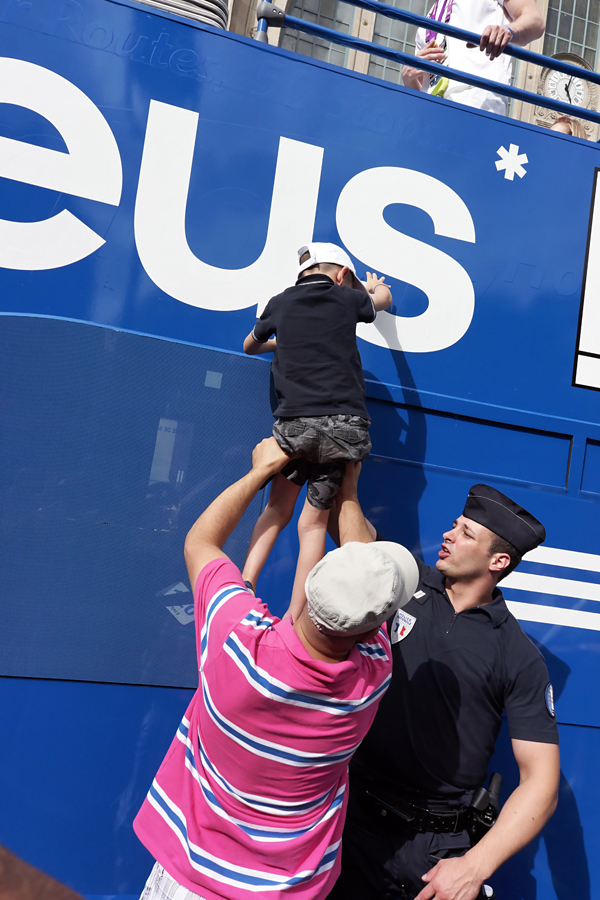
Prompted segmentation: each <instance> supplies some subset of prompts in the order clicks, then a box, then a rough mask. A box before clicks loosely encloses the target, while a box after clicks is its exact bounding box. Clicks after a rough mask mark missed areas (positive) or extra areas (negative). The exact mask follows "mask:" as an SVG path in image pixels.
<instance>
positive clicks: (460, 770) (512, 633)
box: [351, 559, 558, 803]
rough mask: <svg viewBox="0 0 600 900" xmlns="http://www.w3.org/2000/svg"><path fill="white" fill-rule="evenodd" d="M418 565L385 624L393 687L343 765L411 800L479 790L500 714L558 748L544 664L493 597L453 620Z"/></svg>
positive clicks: (429, 573) (435, 584)
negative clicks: (408, 591) (412, 583)
mask: <svg viewBox="0 0 600 900" xmlns="http://www.w3.org/2000/svg"><path fill="white" fill-rule="evenodd" d="M417 564H418V567H419V576H420V577H419V585H418V587H417V590H416V592H415V594H414V595H413V597H412V599H411V600H410V601H409V602H408V603H407V605H406V606H405V607H404V609H403V610H400V614H399V615H398V614H397V616H396V617H395V618H394V619H393V620H391V621H390V623H388V627H389V628H390V639H391V641H392V655H393V674H392V682H391V685H390V687H389V689H388V691H387V693H386V695H385V697H384V698H383V700H382V701H381V704H380V706H379V710H378V712H377V715H376V717H375V721H374V722H373V725H372V726H371V729H370V731H369V732H368V734H367V736H366V737H365V739H364V740H363V742H362V744H361V745H360V747H359V748H358V750H357V752H356V754H355V756H354V759H353V762H352V764H351V771H354V772H355V773H357V774H359V775H363V776H366V777H367V778H369V779H374V781H375V782H376V783H377V785H378V787H379V789H380V790H382V791H384V792H385V791H386V790H387V792H388V795H389V796H393V795H394V794H396V795H397V796H403V797H406V798H407V799H409V800H410V799H411V798H412V799H413V802H415V803H416V802H417V801H418V799H433V800H435V799H440V798H455V799H458V798H459V797H460V796H461V795H463V794H465V793H466V792H468V791H471V790H473V789H475V788H477V787H479V786H481V785H484V784H485V781H486V777H487V770H488V765H489V761H490V758H491V756H492V754H493V752H494V744H495V742H496V738H497V737H498V732H499V731H500V725H501V714H502V711H503V709H504V710H505V711H506V716H507V719H508V728H509V732H510V736H511V738H513V739H517V740H523V741H539V742H542V743H550V744H557V743H558V729H557V726H556V719H555V717H554V707H553V704H552V700H551V692H550V691H548V685H549V678H548V670H547V668H546V664H545V662H544V658H543V657H542V654H541V653H540V652H539V650H538V649H537V648H536V647H535V645H534V644H533V643H532V641H531V640H530V639H529V638H528V637H527V635H526V634H525V633H524V631H523V630H522V629H521V626H520V625H519V623H518V622H517V620H516V619H515V618H514V616H513V615H511V613H510V612H509V611H508V608H507V606H506V603H505V602H504V599H503V597H502V593H501V591H500V590H498V589H496V590H495V591H494V594H493V599H492V600H491V601H490V603H488V604H486V605H485V606H482V607H475V608H473V609H467V610H464V611H463V612H460V613H455V611H454V607H453V606H452V604H451V602H450V600H449V598H448V595H447V594H446V593H445V590H444V577H443V575H442V574H441V573H440V572H438V571H437V569H434V568H431V567H429V566H426V565H425V564H424V563H423V562H421V560H419V559H417ZM390 626H391V627H390ZM398 638H400V640H398Z"/></svg>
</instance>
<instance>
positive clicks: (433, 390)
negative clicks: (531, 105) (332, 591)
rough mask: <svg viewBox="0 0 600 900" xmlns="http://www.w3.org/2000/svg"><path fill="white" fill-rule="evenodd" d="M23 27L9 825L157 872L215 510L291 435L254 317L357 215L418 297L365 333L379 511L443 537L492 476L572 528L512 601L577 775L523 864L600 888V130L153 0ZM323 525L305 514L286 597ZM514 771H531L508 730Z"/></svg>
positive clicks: (2, 77)
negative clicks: (195, 582) (302, 548)
mask: <svg viewBox="0 0 600 900" xmlns="http://www.w3.org/2000/svg"><path fill="white" fill-rule="evenodd" d="M315 27H316V26H315ZM0 44H1V47H0V94H1V96H0V103H1V105H0V177H1V180H0V190H1V196H2V214H1V215H2V218H1V219H0V235H1V240H0V285H1V293H0V312H1V314H2V316H1V319H0V367H1V370H2V382H1V384H2V388H1V392H0V396H1V404H2V416H1V419H0V422H1V425H0V427H1V429H2V440H1V443H0V453H1V460H2V463H1V469H2V488H1V491H2V503H1V505H0V526H1V529H2V541H1V546H2V556H3V564H2V568H1V570H0V571H1V574H0V584H1V587H2V609H3V613H2V627H1V628H0V675H1V676H2V677H1V678H0V707H1V709H2V722H3V731H2V740H1V741H0V797H1V798H2V799H1V803H0V809H1V813H0V843H3V844H5V845H6V846H7V847H9V848H10V849H11V850H13V851H14V852H15V853H17V854H18V855H20V856H22V857H23V858H25V859H26V860H27V861H28V862H30V863H32V864H33V865H35V866H37V867H39V868H41V869H43V870H44V871H46V872H48V873H49V874H51V875H53V876H54V877H56V878H58V879H60V880H62V881H64V882H66V883H67V884H69V885H70V886H72V887H73V888H75V889H76V890H78V891H79V892H81V893H82V894H84V895H85V896H86V897H89V898H94V900H99V898H102V900H108V898H120V900H129V898H132V897H136V896H139V893H140V891H141V888H142V886H143V884H144V881H145V878H146V876H147V874H148V872H149V869H150V866H151V860H150V857H149V855H148V853H147V852H146V850H145V849H144V848H143V847H142V846H141V844H140V843H139V842H138V841H137V839H136V838H135V836H134V834H133V831H132V827H131V824H132V820H133V818H134V816H135V814H136V813H137V810H138V809H139V806H140V805H141V802H142V800H143V798H144V796H145V793H146V791H147V789H148V787H149V785H150V783H151V780H152V777H153V775H154V773H155V771H156V769H157V767H158V765H159V763H160V761H161V760H162V757H163V755H164V753H165V751H166V749H167V747H168V746H169V743H170V741H171V738H172V736H173V734H174V733H175V731H176V728H177V724H178V722H179V720H180V718H181V715H182V713H183V711H184V710H185V708H186V706H187V704H188V702H189V698H190V696H191V693H192V692H193V690H194V688H195V686H196V679H197V671H196V657H195V646H194V627H193V605H192V595H191V593H190V586H189V583H188V581H187V577H186V572H185V566H184V560H183V552H182V551H183V541H184V536H185V534H186V532H187V530H188V528H189V527H190V526H191V524H192V523H193V521H194V520H195V519H196V517H197V516H198V515H199V513H200V511H201V510H202V509H203V508H204V507H205V506H206V505H207V504H208V503H209V502H210V501H211V500H212V499H213V498H214V497H215V496H216V495H217V494H218V493H219V492H220V491H221V490H222V489H223V488H224V487H225V486H226V485H228V484H229V483H231V482H232V481H233V480H234V479H235V478H237V477H239V476H241V474H243V472H244V471H245V469H246V467H247V464H248V460H249V453H250V450H251V448H252V447H253V446H254V444H255V443H256V442H257V441H258V440H260V439H261V438H262V437H264V436H267V435H268V434H269V433H270V429H271V423H272V416H271V407H270V402H269V392H270V383H269V377H270V376H269V372H270V370H269V359H268V358H249V357H246V356H244V354H243V353H242V352H241V349H242V341H243V338H244V337H245V335H246V334H247V333H248V332H249V331H250V329H251V328H252V325H253V322H254V320H255V317H256V315H257V311H258V313H260V311H261V310H262V308H263V307H264V305H265V303H266V302H267V300H268V299H269V297H270V296H272V295H273V294H275V293H277V292H279V291H280V290H281V289H282V288H283V287H284V286H286V285H288V284H290V283H292V282H293V281H294V280H295V269H296V255H295V251H296V249H297V248H298V247H300V246H301V245H303V244H305V243H307V242H308V241H310V240H313V239H314V240H319V241H335V242H336V243H340V244H341V245H343V246H344V247H345V248H346V249H347V251H348V252H349V253H350V255H351V256H352V258H353V260H354V262H355V264H356V266H357V270H358V273H359V275H364V271H365V270H366V269H369V270H375V271H377V272H378V273H379V274H385V275H386V277H387V280H388V281H389V283H390V284H391V286H392V291H393V297H394V305H393V306H392V308H391V309H390V310H388V311H386V312H384V313H380V314H379V315H378V317H377V320H376V322H375V323H373V324H372V325H365V326H360V327H359V331H358V336H359V345H360V352H361V356H362V361H363V366H364V370H365V378H366V384H367V395H368V405H369V412H370V415H371V418H372V422H373V424H372V428H371V434H372V440H373V452H372V455H371V457H370V458H369V460H368V461H367V462H366V463H365V465H364V468H363V473H362V476H361V499H362V502H363V505H364V509H365V512H366V514H367V515H368V516H369V518H370V519H371V520H372V521H373V522H374V523H375V525H376V526H377V527H378V529H379V531H380V532H382V533H383V534H385V535H386V536H388V537H389V538H390V539H394V540H398V541H401V542H402V543H404V544H406V545H407V546H408V547H410V548H411V549H412V550H414V551H415V552H416V553H418V554H420V555H421V556H422V557H423V558H424V559H425V561H426V562H429V563H431V562H433V561H434V560H435V558H436V553H437V550H438V548H439V541H440V535H441V533H442V531H444V530H445V529H446V528H447V527H448V525H449V523H451V522H452V520H453V518H454V516H455V515H456V511H457V510H459V511H460V509H462V505H461V504H462V503H463V502H464V498H465V496H466V493H467V490H468V488H469V486H470V485H471V484H472V483H475V482H478V481H485V482H487V483H489V484H492V485H494V486H495V487H497V488H499V489H500V490H502V491H505V492H507V493H509V494H510V496H511V497H513V498H514V499H515V500H516V501H518V502H519V503H521V504H522V505H523V506H525V507H526V508H530V509H532V511H534V512H535V514H536V515H537V516H538V517H539V518H540V519H541V520H542V521H543V522H544V524H545V525H546V529H547V534H548V537H547V541H546V543H545V544H544V545H543V546H542V547H540V548H538V549H537V550H536V551H533V552H532V553H531V554H529V555H528V556H527V557H526V559H525V560H524V562H523V564H522V565H521V566H520V567H519V569H518V570H517V571H516V572H515V573H513V574H512V575H511V576H509V578H508V579H507V580H506V582H505V585H506V591H505V595H506V598H507V600H508V602H509V605H510V608H511V610H512V612H513V613H514V614H515V615H516V616H517V618H518V619H519V620H520V621H521V623H522V625H523V627H524V629H525V630H526V632H527V633H528V634H529V635H530V637H531V638H532V640H533V641H534V642H535V643H536V644H537V645H538V646H539V647H540V649H541V650H542V652H543V653H544V656H545V658H546V661H547V664H548V668H549V670H550V674H551V678H552V681H553V684H554V691H555V698H556V708H557V718H558V722H559V727H560V735H561V754H562V776H561V786H560V800H559V806H558V810H557V812H556V814H555V815H554V817H553V818H552V819H551V821H550V822H549V824H548V825H547V826H546V828H545V829H544V830H543V832H542V834H541V835H540V836H539V838H537V839H536V840H535V841H534V842H533V843H532V844H531V845H530V846H528V847H527V848H526V849H525V850H523V851H522V852H521V853H520V854H518V855H517V856H516V857H515V858H514V859H512V860H511V861H509V862H508V863H507V864H506V865H505V866H504V867H503V868H502V869H501V870H500V871H499V872H498V873H497V874H496V875H495V876H494V878H493V879H492V884H493V885H494V887H495V890H496V894H497V896H498V897H499V898H504V900H507V898H510V900H520V898H522V900H555V898H556V900H572V898H574V897H577V898H578V900H586V898H596V900H598V898H600V862H599V859H598V854H596V853H595V852H594V851H593V847H594V846H595V840H596V837H597V835H598V825H597V823H596V814H597V809H598V805H599V801H600V789H599V786H598V778H597V774H596V761H597V759H598V757H599V755H600V699H599V696H600V691H599V690H598V688H597V687H596V685H597V683H598V680H599V675H600V656H599V648H600V639H599V635H598V632H599V631H600V607H596V606H595V604H596V603H597V602H598V601H600V543H599V537H598V535H599V531H600V529H599V523H600V519H599V514H600V505H599V504H600V393H599V391H600V299H599V297H600V292H599V287H600V269H599V263H598V260H599V259H600V253H599V247H598V244H599V242H600V211H598V209H597V207H598V204H599V203H600V200H598V196H599V194H597V193H596V181H597V174H598V170H599V167H600V151H599V150H598V147H597V146H596V145H595V144H593V143H590V142H587V141H583V140H579V139H576V138H572V137H569V136H566V135H563V134H560V133H555V132H550V131H548V130H544V129H541V128H539V127H537V126H535V125H529V124H524V123H522V122H518V121H514V120H511V119H508V118H504V117H500V116H494V115H492V114H489V113H485V112H481V111H479V110H474V109H470V108H466V107H461V106H459V105H458V104H452V103H451V102H448V101H445V100H443V99H439V98H436V97H431V96H428V95H424V94H423V95H419V94H416V93H415V92H413V91H410V90H408V89H405V88H403V87H402V86H397V85H393V84H390V83H384V82H381V81H378V80H377V79H374V78H371V77H369V76H367V75H361V74H358V73H355V72H349V71H346V70H341V69H338V68H336V67H334V66H332V65H329V64H327V63H321V62H318V61H316V60H313V59H309V58H305V57H300V56H297V55H295V54H293V53H291V52H288V51H286V50H283V49H279V48H275V47H272V46H269V45H268V44H266V43H264V42H260V41H251V40H249V39H247V38H244V37H240V36H238V35H234V34H231V33H228V32H224V31H221V30H219V29H217V28H214V27H211V26H207V25H203V24H201V23H198V22H195V21H191V20H189V19H184V18H181V17H178V16H177V15H174V14H171V13H168V12H165V11H162V10H159V9H156V8H153V7H150V6H145V5H143V4H140V3H136V2H133V0H65V2H57V3H46V2H42V0H31V2H27V3H24V2H12V0H11V2H7V3H5V4H3V8H2V10H1V11H0ZM264 493H265V492H263V494H264ZM264 502H265V498H264V496H263V495H260V496H259V497H258V498H257V499H256V500H255V501H253V504H252V505H251V507H250V509H249V510H248V512H247V514H246V515H245V517H244V519H243V521H242V523H241V526H240V528H239V529H238V530H237V531H236V533H235V535H234V536H233V537H232V538H231V539H230V542H229V544H228V545H227V547H226V549H227V551H228V553H229V554H230V555H231V556H232V558H233V559H234V560H235V561H236V562H238V563H241V561H242V560H243V557H244V553H245V550H246V547H247V543H248V539H249V536H250V533H251V530H252V527H253V524H254V522H255V521H256V518H257V516H258V515H259V513H260V511H261V508H262V506H263V504H264ZM296 551H297V538H296V533H295V528H294V525H293V524H291V525H290V526H289V527H288V529H287V530H286V531H285V532H284V533H283V534H282V535H281V537H280V539H279V541H278V543H277V546H276V549H275V551H274V553H273V555H272V557H271V559H270V561H269V564H268V567H267V568H266V569H265V571H264V573H263V576H262V580H261V584H260V585H259V588H260V594H261V596H262V597H264V599H265V600H266V601H267V602H268V603H269V605H270V607H271V609H272V610H273V611H274V612H277V613H282V612H283V610H284V609H285V608H286V606H287V600H288V597H289V592H290V589H291V583H292V579H293V572H294V565H295V555H296ZM493 769H495V770H497V771H500V772H501V773H502V774H503V776H504V784H505V787H504V795H505V796H506V795H507V794H508V792H509V791H510V790H511V788H512V787H514V785H515V780H516V778H517V772H516V768H515V764H514V761H513V759H512V754H511V751H510V741H509V738H508V734H507V732H506V730H505V729H504V728H503V731H502V734H501V738H500V740H499V743H498V747H497V752H496V756H495V758H494V760H493Z"/></svg>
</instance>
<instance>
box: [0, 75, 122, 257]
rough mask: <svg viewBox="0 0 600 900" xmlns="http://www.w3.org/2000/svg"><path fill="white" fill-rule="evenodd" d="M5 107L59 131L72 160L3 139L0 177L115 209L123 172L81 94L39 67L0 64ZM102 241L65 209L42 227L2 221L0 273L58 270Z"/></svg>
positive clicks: (107, 133) (111, 141)
mask: <svg viewBox="0 0 600 900" xmlns="http://www.w3.org/2000/svg"><path fill="white" fill-rule="evenodd" d="M0 103H12V104H14V105H16V106H23V107H25V108H27V109H31V110H33V111H34V112H36V113H38V114H39V115H41V116H44V118H46V119H48V121H49V122H51V123H52V124H53V125H54V127H55V128H56V129H57V130H58V131H59V133H60V135H61V137H62V138H63V140H64V142H65V144H66V146H67V151H68V152H67V153H61V152H60V151H57V150H49V149H47V148H45V147H37V146H35V145H34V144H29V143H25V142H24V141H17V140H13V139H12V138H7V137H0V176H1V177H3V178H10V179H13V180H14V181H21V182H24V183H25V184H32V185H36V186H38V187H43V188H48V189H50V190H54V191H60V192H61V193H66V194H72V195H74V196H77V197H85V198H87V199H90V200H99V201H100V202H102V203H109V204H111V205H112V206H118V204H119V201H120V199H121V187H122V169H121V157H120V155H119V148H118V147H117V142H116V141H115V138H114V135H113V133H112V131H111V130H110V128H109V126H108V123H107V122H106V119H105V118H104V116H103V115H102V113H101V112H100V110H99V109H98V108H97V106H95V105H94V103H92V101H91V100H90V99H89V98H88V97H86V95H85V94H84V93H83V91H80V90H79V88H77V87H75V85H73V84H71V82H70V81H67V79H66V78H62V77H61V76H60V75H57V74H56V73H55V72H51V71H49V70H48V69H45V68H43V67H42V66H36V65H34V64H33V63H29V62H24V61H23V60H19V59H10V58H5V57H3V58H0ZM102 244H104V240H103V239H102V238H101V237H100V236H99V235H97V234H96V233H95V232H94V231H92V230H91V228H88V226H87V225H85V224H84V223H83V222H81V221H80V220H79V219H78V218H76V216H74V215H73V214H72V213H70V212H69V211H68V210H66V209H63V210H62V211H61V212H59V213H57V215H55V216H52V217H51V218H49V219H44V220H42V221H39V222H13V221H9V220H7V219H0V266H1V267H2V268H5V269H25V270H28V271H30V270H34V269H56V268H59V267H61V266H68V265H70V264H71V263H74V262H77V261H78V260H80V259H83V258H84V257H86V256H89V255H90V253H94V251H95V250H97V249H98V248H99V247H101V246H102Z"/></svg>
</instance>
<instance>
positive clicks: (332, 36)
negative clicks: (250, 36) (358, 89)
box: [256, 0, 600, 124]
mask: <svg viewBox="0 0 600 900" xmlns="http://www.w3.org/2000/svg"><path fill="white" fill-rule="evenodd" d="M344 2H348V3H349V4H350V5H351V6H358V7H360V8H361V9H366V10H369V11H370V12H374V13H378V14H380V15H383V16H387V17H388V18H390V19H398V20H400V21H401V22H406V23H408V24H409V25H416V26H417V27H422V28H427V29H429V30H435V31H437V32H440V33H441V34H446V35H449V36H450V37H455V38H458V39H459V40H461V41H465V42H467V43H470V44H475V45H477V46H478V45H479V42H480V40H481V35H478V34H475V33H474V32H472V31H465V30H464V28H456V27H455V26H454V25H449V24H447V23H446V22H436V21H435V20H433V19H429V18H427V17H426V16H419V15H417V14H416V13H411V12H408V10H404V9H396V7H395V6H389V5H388V4H387V3H379V2H378V0H344ZM257 17H258V29H257V32H256V39H257V40H259V41H263V42H264V41H266V40H267V28H268V26H269V25H270V26H274V27H276V28H293V29H294V30H295V31H302V32H304V33H305V34H310V35H313V36H314V37H318V38H322V39H323V40H325V41H328V42H330V43H333V44H340V45H341V46H342V47H350V48H351V49H353V50H360V51H362V52H363V53H368V54H370V55H371V56H379V57H382V58H383V59H389V60H391V61H393V62H399V63H402V64H403V65H409V66H415V67H416V68H418V69H420V70H422V71H424V72H429V73H430V74H432V75H440V76H441V77H445V78H451V79H453V80H455V81H461V82H463V83H464V84H468V85H471V86H472V87H480V88H484V89H485V90H488V91H493V92H494V93H495V94H503V95H504V96H506V97H512V98H513V99H515V100H521V101H523V102H524V103H532V104H535V105H536V106H544V107H547V108H548V109H552V110H555V111H556V112H559V113H562V114H563V115H569V116H575V117H576V118H578V119H587V120H589V121H590V122H595V123H596V124H600V113H599V112H596V110H592V109H587V108H586V107H580V106H576V105H575V104H571V103H564V102H563V101H562V100H553V99H552V98H551V97H544V96H542V95H540V94H536V93H533V92H532V91H526V90H524V89H523V88H518V87H514V86H513V85H510V84H501V83H499V82H497V81H492V80H491V79H489V78H482V77H481V76H478V75H471V74H470V73H468V72H461V71H459V70H458V69H451V68H449V67H448V66H442V65H440V64H439V63H434V62H431V61H429V60H426V59H422V58H421V57H417V56H412V55H411V54H410V53H403V52H402V51H400V50H390V48H389V47H384V46H383V45H382V44H375V43H373V42H372V41H365V40H362V38H357V37H354V36H353V35H351V34H344V33H343V32H340V31H334V30H333V29H332V28H326V27H325V26H324V25H317V24H316V23H314V22H308V21H306V20H305V19H298V18H296V17H295V16H290V15H287V14H286V13H285V12H284V11H283V10H281V9H279V8H278V7H277V6H275V5H274V4H272V3H270V2H268V0H261V2H259V4H258V9H257ZM503 52H504V53H506V54H508V55H509V56H514V57H515V58H516V59H522V60H524V61H525V62H530V63H535V65H537V66H541V67H544V68H548V69H552V70H553V71H556V72H562V73H563V74H565V75H571V76H573V77H576V78H582V79H584V80H586V81H591V82H593V83H595V84H600V73H599V72H593V71H591V70H589V69H584V68H582V67H580V66H575V65H573V64H572V63H568V62H564V61H563V60H559V59H553V58H552V57H551V56H543V55H542V54H541V53H534V52H533V51H532V50H526V49H525V48H524V47H516V46H515V45H513V44H510V43H509V44H507V46H506V47H505V48H504V51H503Z"/></svg>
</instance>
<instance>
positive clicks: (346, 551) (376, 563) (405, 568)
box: [305, 541, 419, 636]
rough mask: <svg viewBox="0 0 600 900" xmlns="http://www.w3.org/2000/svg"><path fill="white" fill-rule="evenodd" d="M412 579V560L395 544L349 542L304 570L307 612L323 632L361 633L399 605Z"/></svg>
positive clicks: (409, 590) (412, 589) (413, 586)
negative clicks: (309, 570) (308, 571)
mask: <svg viewBox="0 0 600 900" xmlns="http://www.w3.org/2000/svg"><path fill="white" fill-rule="evenodd" d="M418 581H419V572H418V569H417V563H416V561H415V558H414V556H413V555H412V553H411V552H410V550H407V549H406V547H403V546H402V545H401V544H395V543H393V542H391V541H374V542H373V543H371V544H360V543H356V542H354V541H350V542H348V543H347V544H344V546H343V547H340V548H338V549H337V550H332V551H331V553H328V554H327V555H326V556H325V557H323V559H322V560H320V562H318V563H317V565H316V566H315V567H314V569H312V570H311V572H310V573H309V575H308V578H307V579H306V585H305V590H306V602H307V609H308V614H309V616H310V618H311V619H312V621H313V622H314V624H315V625H316V627H317V628H318V629H319V631H322V632H323V633H324V634H330V635H337V636H340V635H354V634H362V633H364V632H366V631H371V630H372V629H374V628H378V627H379V626H380V625H381V624H382V622H385V620H386V619H388V618H389V617H390V616H391V615H392V614H393V613H395V612H396V610H397V609H400V607H402V606H405V605H406V604H407V603H408V601H409V600H410V598H411V597H412V595H413V594H414V592H415V591H416V589H417V584H418Z"/></svg>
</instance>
